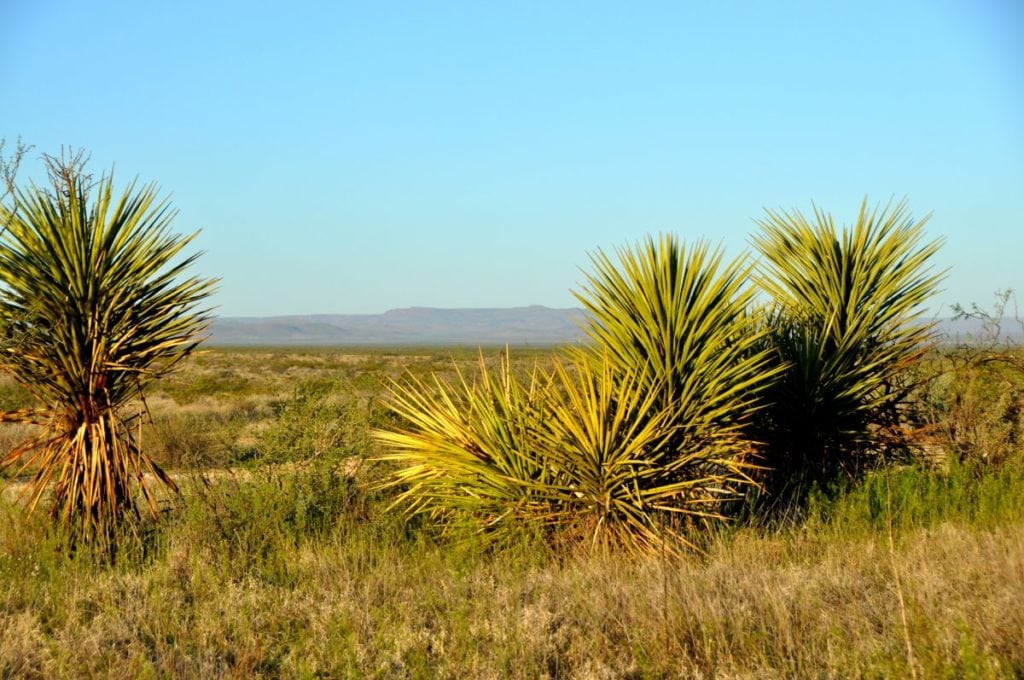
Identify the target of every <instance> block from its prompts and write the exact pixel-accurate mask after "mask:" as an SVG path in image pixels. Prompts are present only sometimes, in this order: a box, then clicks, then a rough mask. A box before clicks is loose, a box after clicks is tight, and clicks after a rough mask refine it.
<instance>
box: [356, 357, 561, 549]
mask: <svg viewBox="0 0 1024 680" xmlns="http://www.w3.org/2000/svg"><path fill="white" fill-rule="evenodd" d="M456 372H457V381H456V382H455V383H450V382H447V381H445V380H443V379H441V378H438V377H435V378H434V379H433V381H432V382H431V383H425V382H423V381H421V380H419V379H418V378H416V377H414V376H411V375H410V376H409V377H408V380H407V381H406V382H405V383H398V382H396V383H393V384H392V386H391V401H390V407H391V408H392V410H393V411H394V412H395V413H396V414H397V415H398V416H400V417H401V418H402V419H403V420H404V421H405V422H406V423H407V426H406V428H404V429H396V430H378V431H375V433H374V436H375V437H376V438H377V440H378V441H380V442H381V443H382V444H384V445H385V446H386V447H387V450H388V453H387V454H385V455H384V456H383V458H384V459H386V460H391V461H395V462H397V463H399V464H400V465H401V467H399V469H398V471H397V472H396V474H395V479H394V481H393V482H392V484H397V485H402V486H403V487H404V490H403V491H402V492H401V493H400V494H399V496H398V498H397V500H396V502H395V503H396V504H397V505H403V506H405V508H406V510H407V512H409V513H411V514H417V513H428V514H430V515H431V516H433V517H435V518H437V519H439V520H440V521H442V523H445V524H448V523H452V522H455V523H459V522H467V521H468V522H469V523H470V524H475V525H477V526H478V527H479V528H480V530H481V531H482V533H485V534H486V535H487V536H488V537H490V538H495V539H502V538H504V537H505V536H508V535H511V534H514V533H515V532H516V531H518V530H519V528H520V526H519V524H518V522H519V521H520V520H521V519H522V518H524V517H526V516H528V515H531V514H533V513H535V512H536V508H535V507H534V506H535V505H536V504H537V503H538V502H539V501H538V500H537V498H536V494H535V492H534V487H533V484H534V483H540V484H544V483H546V480H548V479H549V478H550V477H551V475H552V473H551V471H550V470H549V469H548V468H546V467H545V465H544V463H543V461H542V460H541V459H540V458H539V457H538V455H537V453H536V451H535V449H534V446H533V442H534V432H535V430H536V423H537V420H538V417H539V415H538V414H539V412H540V409H541V408H542V402H543V399H544V396H543V390H544V386H543V382H542V380H541V379H540V376H539V373H538V372H537V370H536V369H535V370H534V372H533V374H532V375H531V377H530V378H529V379H528V381H527V383H526V384H523V383H521V382H520V381H519V380H518V379H517V378H516V376H515V375H514V374H513V371H512V368H511V364H510V362H509V359H508V356H507V355H506V358H505V360H504V361H503V362H501V363H500V364H499V366H498V368H497V373H496V375H492V374H491V371H490V370H489V369H488V367H487V365H486V363H485V361H484V358H483V356H482V355H481V357H480V367H479V371H478V373H477V375H476V376H475V377H474V379H473V380H472V381H470V379H469V378H467V377H466V376H465V375H463V373H462V372H461V371H460V370H458V368H457V367H456Z"/></svg>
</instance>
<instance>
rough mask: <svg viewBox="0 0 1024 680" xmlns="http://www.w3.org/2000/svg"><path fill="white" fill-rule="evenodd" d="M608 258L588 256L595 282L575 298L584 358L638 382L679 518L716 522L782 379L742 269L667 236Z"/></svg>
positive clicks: (740, 480)
mask: <svg viewBox="0 0 1024 680" xmlns="http://www.w3.org/2000/svg"><path fill="white" fill-rule="evenodd" d="M616 254H617V261H615V260H613V259H612V258H611V257H609V256H608V255H606V254H605V253H603V252H600V251H599V252H598V253H597V254H596V255H594V256H593V258H592V259H593V265H594V272H593V273H591V274H588V275H587V280H586V282H585V285H584V287H583V290H582V292H579V293H577V294H576V296H577V298H578V299H579V300H580V302H581V303H582V304H583V306H584V307H585V308H586V310H587V312H588V315H589V316H588V318H589V321H588V325H587V327H586V330H587V332H588V334H589V335H590V337H591V339H592V340H593V345H592V346H590V347H589V348H586V349H584V350H583V352H584V353H589V354H590V355H591V356H592V357H596V358H601V357H604V356H607V357H608V358H609V360H610V361H611V363H612V365H613V367H614V368H615V369H616V371H617V373H618V374H620V375H623V376H626V375H633V374H636V380H637V385H638V389H641V390H643V391H644V392H649V393H651V394H652V399H653V402H652V403H653V407H654V408H655V409H656V410H658V411H665V412H667V414H668V415H667V416H666V417H667V418H668V421H667V425H668V426H669V428H670V431H671V436H670V437H668V438H667V439H666V441H665V442H664V444H663V445H664V446H665V447H666V449H667V451H666V454H665V455H664V456H663V457H662V458H661V460H662V461H664V462H663V466H664V469H665V474H666V475H667V476H669V478H670V479H671V480H672V482H673V483H675V484H686V485H688V486H687V489H688V491H687V494H686V495H685V496H680V497H679V498H678V499H677V500H676V501H675V502H676V504H677V505H678V508H677V509H680V510H682V509H684V508H700V509H701V511H702V512H707V513H709V514H714V513H715V510H714V506H715V504H716V502H719V501H721V500H724V499H725V498H728V497H732V496H733V491H735V490H736V489H737V488H738V487H739V486H741V485H743V484H745V483H747V482H748V481H749V479H748V477H747V474H746V472H745V470H747V469H748V467H749V465H750V455H751V453H752V452H753V451H754V450H755V449H756V446H755V444H754V443H753V442H751V441H750V439H749V437H748V433H747V429H748V428H749V426H750V424H751V422H752V420H753V417H754V415H755V414H756V413H757V411H758V410H759V409H761V408H762V407H763V403H762V399H761V394H762V393H763V391H764V390H765V389H766V388H767V387H768V386H769V385H770V384H771V383H772V381H773V380H774V379H775V378H776V377H777V375H778V374H779V372H780V369H779V367H777V366H772V365H771V364H770V354H769V351H768V350H767V348H766V347H765V343H764V335H765V330H764V329H762V328H759V327H758V326H757V325H756V324H755V323H754V318H753V316H752V310H753V308H754V295H755V291H754V290H753V288H752V286H751V285H750V283H749V280H748V277H749V272H750V265H749V264H748V263H747V261H746V258H739V259H736V260H733V261H725V260H724V258H723V254H722V251H721V249H714V250H713V249H712V248H711V247H710V246H709V245H708V244H707V243H705V242H698V243H696V244H693V245H691V246H686V245H684V244H683V243H682V242H681V241H679V240H678V239H677V238H676V237H674V236H672V235H668V234H663V235H661V236H660V237H658V238H657V239H655V238H652V237H648V238H647V239H646V240H645V241H643V242H642V243H638V244H636V246H634V247H632V248H622V249H619V250H618V251H617V253H616ZM700 480H706V483H705V484H704V487H703V489H702V488H701V484H702V482H701V481H700Z"/></svg>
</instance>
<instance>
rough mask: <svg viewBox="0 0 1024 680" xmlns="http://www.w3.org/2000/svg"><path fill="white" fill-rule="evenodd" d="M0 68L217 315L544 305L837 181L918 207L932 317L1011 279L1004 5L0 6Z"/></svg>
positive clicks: (1018, 136)
mask: <svg viewBox="0 0 1024 680" xmlns="http://www.w3.org/2000/svg"><path fill="white" fill-rule="evenodd" d="M0 59H2V60H3V63H4V64H5V65H6V69H5V71H4V85H5V88H4V92H5V102H4V113H3V117H2V118H0V138H2V139H6V140H7V141H8V142H9V143H12V142H13V141H14V140H15V139H17V137H19V136H20V137H21V138H23V139H24V141H25V142H27V143H29V144H33V145H34V146H35V152H36V153H39V152H54V151H57V150H59V149H60V147H61V145H71V146H74V147H79V148H84V149H87V150H89V151H90V152H91V153H92V160H93V162H92V169H93V170H94V171H103V170H104V169H110V168H111V167H113V168H115V173H116V177H117V178H118V180H119V183H121V184H123V183H127V182H128V181H130V180H131V178H133V177H136V176H137V177H138V178H139V179H140V180H141V181H151V180H152V181H156V182H158V183H159V184H160V185H161V187H162V188H163V190H164V192H165V193H168V194H171V195H172V198H173V203H174V206H175V207H176V208H177V209H178V210H179V211H180V213H179V215H178V217H177V219H176V220H175V223H174V226H175V228H176V229H177V230H178V231H181V232H190V231H192V230H194V229H195V228H200V227H201V228H202V230H203V231H202V233H201V234H200V236H199V237H198V239H197V240H196V242H195V244H196V247H197V248H198V249H201V250H203V251H206V252H205V255H204V256H203V257H202V258H200V260H199V261H198V264H197V267H196V270H197V272H198V273H201V274H204V275H208V276H216V277H220V278H221V279H222V283H221V287H220V291H219V292H218V293H217V295H216V296H215V297H214V299H213V300H212V303H213V304H214V305H217V306H218V309H217V313H218V314H219V315H222V316H235V317H237V316H278V315H306V314H314V313H319V314H360V313H362V314H375V313H381V312H384V311H386V310H389V309H396V308H403V307H434V308H442V309H459V308H463V309H465V308H507V307H520V306H528V305H534V304H536V305H543V306H546V307H551V308H567V307H574V306H575V304H576V303H575V300H574V299H573V298H572V296H571V294H570V290H571V289H572V288H575V287H577V284H578V283H579V281H580V280H581V278H582V275H581V273H580V268H587V266H588V259H587V257H588V256H587V253H589V252H593V251H595V250H596V249H598V248H602V249H605V250H607V251H611V250H613V249H614V248H616V247H618V246H621V245H623V244H627V243H631V242H634V241H636V240H637V239H639V238H641V237H642V236H643V235H645V234H650V233H657V232H659V231H674V232H676V233H678V234H680V235H681V236H683V237H684V238H685V239H687V240H692V239H697V238H706V239H710V240H712V241H713V242H716V243H721V244H722V245H723V246H724V247H725V248H726V249H727V252H728V253H730V254H736V253H738V252H740V251H741V250H743V249H744V248H745V247H746V243H747V239H748V235H749V234H750V233H751V232H752V231H753V230H754V229H755V226H754V224H753V219H755V218H757V217H759V216H760V215H761V214H762V212H763V209H764V208H773V209H774V208H784V209H791V208H798V209H801V210H804V211H808V210H810V207H811V205H812V201H813V202H815V203H816V204H817V205H818V206H820V207H822V208H824V209H826V210H828V211H830V212H832V213H833V214H834V215H835V216H836V218H837V219H838V220H839V221H840V222H842V221H848V220H851V219H852V218H853V217H854V215H855V214H856V210H857V208H858V205H859V203H860V201H861V200H862V198H863V197H865V196H867V197H868V198H869V199H870V200H871V201H872V202H876V201H878V202H883V203H884V202H885V201H887V200H889V199H890V198H891V197H896V198H897V199H899V198H901V197H904V196H905V197H906V198H907V200H908V202H909V206H910V208H911V210H912V211H913V212H914V214H915V215H917V216H921V215H924V214H926V213H929V212H931V213H933V217H932V219H931V221H930V223H929V227H928V234H929V236H930V237H935V238H944V239H945V241H946V245H945V247H944V248H943V249H942V251H941V252H940V255H939V256H938V258H937V260H936V262H935V265H936V267H938V268H946V267H948V268H950V274H949V277H948V279H947V280H946V282H945V284H944V286H943V287H944V289H945V291H944V292H943V293H942V294H941V295H940V296H939V298H938V299H937V300H936V311H937V313H940V314H941V309H942V308H943V307H945V308H948V306H949V305H950V304H951V303H954V302H961V303H970V302H978V303H981V304H982V305H987V304H988V303H989V302H990V301H991V300H992V294H993V292H994V291H995V290H998V289H1004V288H1015V289H1017V290H1019V291H1024V274H1022V271H1024V270H1022V268H1021V267H1020V265H1019V262H1018V260H1019V257H1020V256H1019V253H1021V252H1024V68H1022V65H1024V3H1020V2H1017V1H1015V0H981V1H979V2H968V1H966V0H958V1H954V0H948V1H943V0H940V1H937V2H925V1H923V0H922V1H920V2H906V3H897V4H892V3H884V2H865V3H856V4H851V5H849V6H840V5H838V4H823V3H816V2H811V1H810V0H800V1H795V2H781V3H771V4H768V3H756V4H755V3H743V4H739V3H737V4H728V5H727V4H725V3H705V4H697V3H650V4H647V3H645V4H644V5H643V6H642V7H639V6H635V5H621V6H614V5H608V6H597V5H593V4H590V3H587V4H584V3H557V4H554V3H516V4H509V5H493V4H487V5H484V4H479V3H468V2H462V3H456V2H445V3H431V4H413V3H395V4H390V5H380V4H371V3H358V4H356V3H312V2H298V3H293V4H291V5H289V6H288V7H287V8H284V7H267V6H255V5H253V4H252V3H242V2H223V3H199V2H196V1H195V0H185V1H183V2H180V3H166V4H141V5H140V4H137V3H131V4H129V3H126V2H115V1H100V2H95V3H81V4H72V3H57V2H53V1H52V0H42V1H41V2H35V3H14V2H6V3H5V2H2V0H0ZM39 171H40V168H39V165H38V163H34V162H33V163H29V164H27V165H26V166H25V168H24V169H23V173H22V176H23V179H25V180H27V179H31V178H36V179H38V178H39Z"/></svg>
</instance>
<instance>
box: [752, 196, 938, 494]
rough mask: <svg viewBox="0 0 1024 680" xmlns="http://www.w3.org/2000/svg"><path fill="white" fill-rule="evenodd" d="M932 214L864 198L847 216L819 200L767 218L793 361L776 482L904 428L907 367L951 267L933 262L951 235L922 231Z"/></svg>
mask: <svg viewBox="0 0 1024 680" xmlns="http://www.w3.org/2000/svg"><path fill="white" fill-rule="evenodd" d="M926 222H927V217H926V218H925V219H922V220H914V219H913V218H912V217H911V215H910V213H909V211H908V209H907V205H906V202H905V201H901V202H899V203H895V204H894V203H889V204H886V205H885V206H875V207H873V208H871V207H869V206H868V203H867V201H864V202H863V203H862V204H861V206H860V210H859V212H858V214H857V218H856V220H855V221H854V223H853V224H852V225H847V226H843V227H842V228H838V227H837V226H836V224H835V220H834V219H833V217H832V216H831V215H830V214H828V213H826V212H823V211H821V210H819V209H818V208H817V207H815V208H814V211H813V214H812V215H811V216H810V217H807V216H805V215H804V214H803V213H801V212H799V211H793V212H773V211H768V212H767V215H766V217H765V218H764V219H762V220H760V221H758V224H759V225H760V227H761V232H760V233H759V234H757V235H755V236H754V237H753V243H754V246H755V247H756V248H757V250H758V251H759V252H760V254H761V256H762V258H763V261H762V264H761V267H760V274H761V276H760V285H761V286H762V288H763V289H764V290H765V291H766V292H767V293H768V294H769V295H771V297H772V298H773V299H774V301H775V303H776V308H775V310H774V311H773V312H772V313H771V314H770V315H769V317H768V319H767V324H766V325H767V327H768V328H770V330H771V333H772V338H771V343H772V345H773V346H774V348H775V351H776V353H777V361H778V362H779V363H782V364H785V365H787V366H788V369H787V370H786V372H785V374H784V376H783V378H782V380H780V382H779V383H778V384H777V387H776V390H775V393H774V395H773V400H772V401H773V404H774V407H773V408H772V410H771V412H770V414H769V420H770V422H769V424H768V429H769V431H770V435H769V436H770V438H771V439H772V440H773V442H772V447H771V451H770V455H771V459H770V460H769V464H770V465H771V466H772V467H774V468H776V473H777V476H778V477H781V479H780V480H778V483H782V484H795V485H805V483H806V482H809V481H816V482H822V481H828V479H830V478H834V477H835V476H836V475H838V474H839V473H841V472H842V471H844V470H845V471H846V472H848V473H850V474H856V472H857V471H858V470H860V469H862V468H863V466H864V464H866V462H867V461H868V458H870V455H869V456H868V458H865V457H864V456H863V455H861V454H872V453H873V452H877V451H878V450H879V448H880V447H881V445H882V444H884V441H883V439H884V438H891V437H892V435H893V433H894V432H897V431H898V428H899V425H900V421H901V413H900V412H901V410H902V408H903V407H904V406H905V403H906V399H907V395H908V392H909V389H910V385H909V384H908V382H907V380H906V370H907V369H908V368H909V367H910V366H912V365H913V364H914V362H915V361H917V360H918V359H919V358H920V357H921V356H922V355H923V354H924V353H925V352H926V351H927V349H928V348H929V346H930V343H931V342H932V324H931V323H930V322H929V321H927V320H926V319H925V318H924V311H925V307H924V305H925V303H926V302H927V301H928V299H929V298H930V297H931V296H932V295H933V294H934V292H935V291H936V289H937V286H938V284H939V282H940V280H941V279H942V276H943V275H942V273H936V272H934V271H932V269H931V268H930V266H929V262H930V260H931V258H932V257H933V256H934V255H935V253H936V251H937V250H938V249H939V247H940V245H941V241H939V240H933V241H928V242H925V241H924V227H925V223H926Z"/></svg>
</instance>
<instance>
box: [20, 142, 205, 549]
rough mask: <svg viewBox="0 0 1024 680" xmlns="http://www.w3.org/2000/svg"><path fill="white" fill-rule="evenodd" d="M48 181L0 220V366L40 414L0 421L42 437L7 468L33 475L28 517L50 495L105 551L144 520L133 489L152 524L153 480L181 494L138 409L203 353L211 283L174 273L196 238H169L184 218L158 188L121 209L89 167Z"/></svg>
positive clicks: (72, 529) (23, 194)
mask: <svg viewBox="0 0 1024 680" xmlns="http://www.w3.org/2000/svg"><path fill="white" fill-rule="evenodd" d="M51 161H53V159H51ZM51 171H52V179H53V180H54V181H53V187H52V188H49V189H42V188H39V187H38V186H35V185H32V186H30V187H29V188H28V189H27V190H25V191H19V192H18V195H17V197H16V205H17V206H18V209H17V211H14V210H13V209H12V207H10V206H0V220H2V224H3V226H4V227H5V230H6V231H5V232H4V233H3V235H2V237H0V283H2V287H0V318H2V321H3V324H4V329H5V331H6V340H5V344H4V346H3V352H2V355H0V361H2V368H3V370H6V371H7V372H9V373H10V374H12V375H13V376H14V378H15V379H16V380H18V381H19V382H20V383H21V384H22V385H24V386H25V387H26V388H27V389H28V391H29V392H31V394H32V395H33V396H34V397H35V399H36V401H37V402H38V404H39V405H38V406H37V407H34V408H29V409H23V410H18V411H10V412H5V413H3V414H0V420H2V421H6V422H22V423H32V424H34V425H37V426H39V432H38V434H37V435H36V436H34V437H32V438H30V439H29V440H28V441H25V442H23V443H22V444H20V445H19V446H16V447H15V448H14V449H13V450H12V451H11V452H10V453H9V454H8V455H7V456H6V457H5V458H4V460H3V463H2V464H3V466H5V467H8V466H18V465H19V464H20V469H19V473H20V472H25V471H29V472H32V473H33V476H32V480H31V484H30V485H29V486H28V489H27V496H28V499H27V500H28V507H29V509H30V510H31V509H34V508H35V507H36V506H37V504H38V503H39V501H40V500H41V499H42V498H43V497H44V495H46V492H47V490H48V489H49V490H50V491H51V497H52V502H51V506H50V514H51V516H52V517H53V518H54V520H56V521H57V523H58V524H59V526H60V527H61V528H63V529H64V530H66V531H67V535H68V536H69V538H70V539H71V540H72V541H79V540H85V541H100V542H105V541H108V540H109V539H110V538H111V537H112V536H113V534H112V531H113V530H114V529H115V527H116V526H117V525H118V524H119V523H120V522H121V521H122V520H124V519H125V518H126V517H128V516H134V515H136V514H137V506H136V501H135V490H134V487H135V485H136V484H137V485H138V487H139V489H141V492H142V495H143V496H144V498H145V500H146V502H147V504H148V506H149V508H150V510H155V503H156V498H155V496H154V489H153V482H152V479H147V475H152V477H153V478H155V479H157V480H160V481H161V482H162V483H163V484H165V485H166V486H167V487H170V488H171V489H175V485H174V482H173V481H172V480H171V479H170V478H169V477H168V476H167V475H166V474H165V473H164V472H163V471H162V470H161V469H160V468H159V467H158V466H156V465H155V464H154V463H153V462H152V461H151V460H150V459H149V458H148V457H147V456H146V455H145V454H144V452H143V451H142V450H141V449H140V443H139V438H138V435H137V431H138V428H139V427H140V426H141V418H142V413H141V407H139V406H138V402H136V400H140V399H141V398H142V391H143V388H144V387H145V386H146V384H147V383H148V382H150V381H151V380H153V379H154V378H156V377H158V376H160V375H162V374H164V373H166V372H167V371H169V370H170V369H171V368H172V367H173V366H174V365H175V364H176V363H177V362H178V361H180V360H181V359H182V358H183V357H185V356H186V355H188V354H189V353H190V352H191V351H192V350H193V349H194V348H195V347H196V345H197V343H198V342H199V339H200V336H201V335H202V333H203V332H204V330H205V328H206V323H207V320H208V317H207V314H206V312H205V311H200V310H198V309H197V305H198V304H199V303H200V302H201V301H202V300H203V299H204V298H205V297H206V296H207V295H208V294H209V293H210V292H211V289H212V285H213V281H212V280H209V279H201V278H196V277H190V278H185V277H184V275H185V272H186V270H187V269H188V268H189V266H190V265H191V264H192V262H193V261H194V260H195V258H196V255H192V256H191V257H186V258H184V259H181V260H179V261H178V262H177V263H175V262H174V260H175V259H176V257H177V256H178V255H179V254H180V253H181V251H182V249H183V248H184V247H185V246H186V245H188V243H189V242H190V241H191V240H192V238H193V237H194V234H193V235H192V236H179V235H176V234H173V233H171V232H170V231H169V225H170V223H171V220H172V218H173V217H174V212H173V211H172V210H171V209H170V208H169V206H168V204H167V202H166V201H160V200H158V198H157V193H156V191H157V190H156V188H155V187H154V186H153V185H148V186H145V187H142V188H141V189H137V188H136V187H135V185H134V184H133V185H131V186H129V187H128V188H127V189H126V190H125V191H124V192H123V193H121V194H120V195H119V196H117V195H115V192H114V186H113V179H112V178H111V177H104V178H102V179H100V180H99V181H98V182H96V183H93V182H91V180H90V179H89V177H88V176H86V175H84V174H83V173H82V172H81V166H80V165H76V164H74V163H72V164H63V165H62V164H60V163H58V162H51ZM133 402H135V403H136V407H135V408H134V409H131V410H130V409H129V408H128V407H129V405H130V404H132V403H133Z"/></svg>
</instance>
